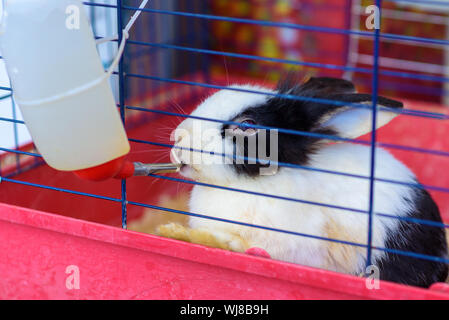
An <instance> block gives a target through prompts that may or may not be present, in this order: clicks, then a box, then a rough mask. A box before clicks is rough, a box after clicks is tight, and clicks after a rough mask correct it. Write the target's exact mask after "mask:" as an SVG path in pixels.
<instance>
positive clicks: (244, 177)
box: [159, 76, 448, 287]
mask: <svg viewBox="0 0 449 320" xmlns="http://www.w3.org/2000/svg"><path fill="white" fill-rule="evenodd" d="M231 88H239V89H242V90H247V91H251V90H254V91H262V92H267V93H282V94H288V95H295V96H301V97H311V98H321V99H327V100H337V101H344V102H348V103H361V104H364V103H366V104H368V105H370V104H371V99H372V96H371V95H369V94H360V93H356V90H355V87H354V85H353V84H352V83H351V82H349V81H346V80H341V79H334V78H311V79H309V80H307V81H304V82H302V83H299V84H298V82H295V79H294V78H293V77H291V76H290V77H287V79H285V80H282V81H281V82H280V84H279V85H278V87H277V89H276V90H271V89H267V88H263V87H259V86H253V85H235V86H231ZM378 102H379V106H384V107H389V108H393V109H395V108H396V109H398V108H402V103H400V102H397V101H394V100H390V99H387V98H383V97H379V99H378ZM191 115H192V116H193V117H194V118H187V119H186V120H184V121H183V122H182V123H181V124H180V125H179V126H178V128H177V130H176V133H175V137H174V139H175V147H174V148H173V149H172V155H173V159H174V160H175V161H178V162H181V163H183V164H184V166H183V167H182V170H181V174H182V175H184V176H185V177H188V178H191V179H193V180H196V181H199V182H203V183H207V184H214V185H219V186H225V187H228V188H235V189H240V190H248V191H252V192H257V193H265V194H270V195H275V196H281V197H289V198H295V199H300V200H304V201H306V202H307V201H309V202H312V203H324V204H329V205H332V206H338V207H346V208H353V209H357V210H364V211H368V208H369V179H361V178H357V177H349V176H345V175H337V174H331V173H328V172H322V171H316V170H315V171H314V170H303V169H297V168H291V167H285V166H280V167H279V168H277V170H274V171H272V172H271V174H266V173H265V174H260V169H262V168H265V167H266V166H267V164H266V163H261V162H257V163H250V162H249V159H248V158H247V159H246V160H245V163H237V161H236V159H235V158H234V159H233V160H232V159H231V161H228V162H227V163H225V164H223V163H221V164H220V163H218V162H214V161H215V160H216V157H221V155H222V154H223V150H225V149H226V150H236V149H239V150H244V149H245V148H247V146H246V145H235V144H238V143H240V144H242V143H243V144H245V143H248V141H247V140H244V139H243V140H239V139H235V138H232V137H231V138H229V137H228V136H227V135H225V134H224V132H225V131H226V130H231V132H233V133H234V134H235V135H236V136H239V135H242V136H246V137H249V136H254V135H259V133H260V130H259V129H254V128H249V127H245V126H244V124H256V125H261V126H268V127H277V128H283V129H292V130H298V131H305V132H310V133H315V134H325V135H336V136H339V137H343V138H357V137H359V136H361V135H363V134H365V133H368V132H370V131H371V116H372V115H371V109H370V108H366V109H365V108H357V107H351V106H337V105H332V104H325V103H317V102H313V101H298V100H292V99H284V98H282V97H275V96H273V95H264V94H256V93H251V92H241V91H233V90H226V89H225V90H221V91H218V92H216V93H215V94H213V95H212V96H210V97H209V98H207V99H206V100H205V101H204V102H203V103H201V104H200V105H199V106H198V107H197V108H196V110H194V111H193V113H192V114H191ZM396 115H397V113H395V112H391V111H389V110H386V109H383V108H380V109H379V112H378V118H377V127H381V126H383V125H385V124H387V123H388V122H389V121H390V120H392V119H393V118H394V117H395V116H396ZM200 118H212V119H218V120H223V121H228V122H231V121H232V122H238V123H242V124H243V125H241V126H238V125H234V124H223V123H221V122H214V121H205V120H202V119H200ZM200 127H201V130H198V128H200ZM204 132H207V134H204ZM239 141H240V142H239ZM242 141H243V142H242ZM277 143H278V146H277V147H278V154H277V156H278V161H279V162H282V163H291V164H297V165H303V166H308V167H312V168H318V169H323V170H326V171H337V172H344V173H349V174H355V175H362V176H367V177H368V176H369V175H370V155H371V150H370V147H369V146H367V145H361V144H354V143H348V142H341V143H332V141H331V140H325V139H321V138H320V137H319V135H318V136H313V137H310V136H304V135H295V134H288V133H283V132H279V133H278V142H277ZM233 148H234V149H233ZM186 150H187V152H185V151H186ZM195 150H203V153H198V152H196V151H195ZM191 151H192V152H191ZM204 151H205V152H204ZM194 154H200V156H201V157H202V158H201V161H192V156H193V157H194ZM244 155H247V153H244ZM375 163H376V168H375V175H376V177H378V178H385V179H393V180H398V181H402V182H406V183H416V177H415V176H414V174H413V173H412V172H411V171H410V170H409V169H408V168H407V167H406V166H404V165H403V164H402V163H401V162H399V161H398V160H396V159H395V158H394V157H393V156H392V155H391V154H390V153H388V152H387V151H385V150H384V149H381V148H377V149H376V161H375ZM189 206H190V211H191V212H193V213H196V214H201V215H206V216H211V217H216V218H222V219H227V220H235V221H240V222H244V223H250V224H254V225H260V226H266V227H270V228H276V229H282V230H289V231H293V232H297V233H302V234H307V235H312V236H318V237H325V238H331V239H338V240H343V241H350V242H353V243H359V244H364V245H366V244H367V230H368V215H367V214H363V213H357V212H351V211H346V210H342V209H338V208H335V207H328V206H320V205H314V204H310V203H304V202H295V201H289V200H284V199H278V198H273V197H264V196H260V195H254V194H247V193H243V192H235V191H230V190H223V189H219V188H213V187H209V186H204V185H203V186H201V185H196V186H195V187H194V188H193V190H192V193H191V197H190V203H189ZM374 212H376V213H383V214H389V215H393V216H395V217H412V218H418V219H424V220H430V221H435V222H442V220H441V217H440V214H439V210H438V207H437V206H436V204H435V202H434V201H433V200H432V198H431V197H430V195H429V194H428V193H427V191H425V190H424V189H420V188H416V187H409V186H407V185H404V184H395V183H388V182H381V181H376V182H375V189H374ZM188 224H189V226H188V228H186V227H182V226H181V225H176V224H168V225H164V226H161V227H160V228H159V232H160V234H161V235H165V236H170V237H174V238H179V239H184V240H188V241H192V242H197V243H203V244H209V245H210V244H212V245H214V246H217V247H222V248H227V249H230V250H234V251H239V252H244V251H245V250H247V249H248V248H251V247H259V248H262V249H264V250H266V251H267V252H268V253H269V255H270V256H271V257H272V258H274V259H279V260H283V261H287V262H293V263H298V264H303V265H307V266H312V267H318V268H324V269H328V270H333V271H337V272H344V273H350V274H357V275H358V274H361V273H364V271H365V264H366V253H367V249H366V248H365V247H359V246H352V245H347V244H341V243H336V242H331V241H325V240H320V239H314V238H310V237H304V236H297V235H291V234H286V233H280V232H274V231H268V230H264V229H260V228H253V227H248V226H242V225H238V224H232V223H227V222H221V221H216V220H210V219H204V218H199V217H189V222H188ZM211 239H213V241H212V240H211ZM372 244H373V246H375V247H379V248H387V249H393V250H401V251H408V252H415V253H420V254H425V255H429V256H436V257H442V258H447V256H448V254H447V252H448V251H447V244H446V239H445V231H444V229H442V228H438V227H432V226H426V225H420V224H416V223H411V222H406V221H403V220H399V219H396V218H388V217H384V216H378V215H376V216H374V217H373V228H372ZM372 261H373V264H374V265H376V266H377V267H378V268H379V271H380V278H381V279H383V280H389V281H394V282H399V283H404V284H409V285H415V286H422V287H427V286H429V285H430V284H432V283H434V282H437V281H444V280H445V279H446V277H447V274H448V266H447V265H446V264H444V263H441V262H435V261H430V260H424V259H419V258H415V257H410V256H406V255H400V254H395V253H391V252H385V251H382V250H377V249H374V250H373V252H372Z"/></svg>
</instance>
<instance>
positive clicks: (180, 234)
mask: <svg viewBox="0 0 449 320" xmlns="http://www.w3.org/2000/svg"><path fill="white" fill-rule="evenodd" d="M157 234H158V235H160V236H163V237H167V238H172V239H177V240H182V241H187V242H191V243H196V244H202V245H205V246H208V247H213V248H220V249H225V250H231V251H237V252H245V250H246V249H248V248H249V246H248V244H247V243H246V241H245V240H244V239H242V238H241V237H239V236H237V235H234V234H230V233H226V232H222V231H210V230H207V229H191V228H188V227H184V226H182V225H180V224H177V223H169V224H165V225H162V226H159V227H158V229H157Z"/></svg>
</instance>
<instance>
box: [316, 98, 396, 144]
mask: <svg viewBox="0 0 449 320" xmlns="http://www.w3.org/2000/svg"><path fill="white" fill-rule="evenodd" d="M326 98H327V99H331V100H335V101H344V102H348V103H351V104H359V106H357V105H355V106H351V105H349V106H347V107H336V108H335V109H333V110H332V109H329V112H328V113H327V114H324V115H323V116H322V117H321V119H320V121H319V125H318V126H317V127H318V128H317V129H319V130H323V129H325V130H331V131H334V132H335V133H336V135H338V136H339V137H342V138H349V139H354V138H357V137H360V136H362V135H364V134H366V133H368V132H370V131H371V130H372V114H373V110H372V107H371V106H372V96H371V95H369V94H357V93H355V94H336V95H332V96H327V97H326ZM364 106H366V108H365V107H364ZM402 107H403V104H402V102H399V101H395V100H391V99H387V98H384V97H378V99H377V117H376V129H378V128H380V127H382V126H384V125H386V124H387V123H388V122H390V121H391V120H393V118H395V117H396V116H397V115H398V114H399V112H398V110H399V109H402Z"/></svg>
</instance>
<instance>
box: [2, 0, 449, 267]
mask: <svg viewBox="0 0 449 320" xmlns="http://www.w3.org/2000/svg"><path fill="white" fill-rule="evenodd" d="M388 2H401V3H402V2H410V3H417V4H419V3H423V1H418V0H413V1H404V0H400V1H396V0H389V1H388ZM425 2H426V3H427V4H435V5H448V3H447V2H441V1H425ZM139 3H140V1H124V0H117V3H116V5H113V4H107V3H97V2H96V1H89V2H84V4H85V5H86V6H87V7H89V8H90V9H91V12H92V18H94V17H95V14H94V10H95V8H103V9H110V10H114V12H115V14H116V19H117V32H118V34H119V39H118V42H119V41H120V40H121V29H122V28H123V27H124V25H125V24H126V22H127V20H128V18H129V16H130V14H132V12H134V11H135V10H139V9H138V8H137V5H138V4H139ZM349 3H350V1H346V4H349ZM375 4H376V5H377V6H378V7H379V8H381V7H382V1H381V0H375ZM345 10H347V8H346V9H345ZM142 11H143V12H142V15H141V17H140V18H139V20H138V21H137V23H136V25H135V26H134V28H133V31H132V33H131V39H130V40H129V41H128V42H127V47H126V49H125V54H124V56H123V57H122V59H121V61H120V64H119V67H118V70H117V72H115V73H114V76H115V77H116V78H117V81H118V92H117V94H118V107H119V110H120V114H121V117H122V120H123V122H124V123H125V125H126V127H127V128H130V127H131V126H132V125H133V122H132V121H133V120H129V121H128V119H127V112H138V113H140V114H141V115H142V116H141V120H142V121H148V120H149V119H151V116H157V115H165V116H172V117H183V118H195V119H199V120H203V121H215V122H217V121H218V122H222V123H225V124H233V122H231V121H221V120H217V119H212V118H201V117H194V116H189V115H185V114H182V113H180V112H177V111H175V112H173V111H172V110H161V109H160V108H157V107H158V105H157V104H156V103H155V104H154V105H153V104H152V102H145V103H146V104H147V105H145V106H132V105H130V104H129V103H128V101H131V100H132V99H133V98H135V97H138V96H139V95H141V94H142V93H149V94H150V95H153V94H154V93H155V92H156V91H157V90H158V89H160V88H161V87H164V86H169V85H171V84H179V85H186V86H189V87H193V88H209V89H226V90H236V91H244V92H251V93H258V94H265V95H266V94H267V93H266V92H258V91H256V90H246V89H241V88H228V87H226V86H222V85H217V84H214V83H212V79H211V75H210V65H211V59H212V58H213V57H222V58H233V59H243V60H247V61H261V62H267V63H276V64H282V65H291V66H301V67H307V68H313V69H323V70H334V71H339V72H352V73H362V74H368V75H370V76H371V78H372V79H371V89H372V104H371V105H370V106H367V105H364V104H356V103H354V104H351V105H352V106H354V107H358V108H370V109H371V110H372V112H373V117H372V127H373V128H375V124H376V115H377V111H378V109H377V108H376V105H377V99H378V93H379V90H380V88H381V85H382V84H383V85H385V84H386V85H388V84H389V83H394V84H395V85H398V83H399V85H400V81H401V79H417V80H423V81H430V82H436V83H446V82H449V78H448V77H447V76H434V75H428V74H419V73H413V72H404V71H391V70H383V69H381V68H380V65H379V57H380V54H379V52H380V47H381V41H382V40H395V41H404V42H408V43H412V44H430V45H436V46H440V47H442V48H445V46H448V45H449V40H440V39H429V38H424V37H415V36H405V35H398V34H391V33H383V32H381V31H380V30H375V31H374V32H370V31H355V30H350V28H349V25H348V28H346V29H338V28H331V27H322V26H310V25H305V24H296V23H290V22H274V21H265V20H254V19H247V18H236V17H227V16H217V15H214V14H211V13H210V12H209V1H187V2H179V1H156V0H154V1H151V5H150V7H149V8H145V9H142ZM210 21H224V22H227V23H241V24H249V25H254V26H258V27H266V28H286V29H292V30H302V31H307V32H316V33H323V34H336V35H341V36H344V37H346V38H349V37H350V36H358V37H362V38H366V39H370V40H371V41H372V42H373V45H374V49H373V58H374V61H373V66H372V68H361V67H354V66H349V65H337V64H329V63H320V62H308V61H299V60H294V59H283V58H275V57H265V56H259V55H253V54H242V53H237V52H227V51H219V50H215V49H209V48H208V47H209V44H210V40H211V39H210V38H211V34H210V30H209V29H210V28H209V27H208V22H210ZM163 28H164V29H165V30H169V31H168V32H165V33H164V34H158V33H157V32H143V31H142V30H156V31H157V30H161V29H163ZM102 36H105V35H98V34H96V37H97V38H101V37H102ZM345 54H347V52H346V53H345ZM148 61H150V64H148ZM180 61H181V63H180ZM183 62H185V63H183ZM142 70H144V71H145V73H142ZM197 72H200V73H201V75H202V78H201V79H202V80H201V81H198V80H196V79H194V80H185V76H188V75H191V74H195V73H197ZM380 76H390V77H393V78H395V79H397V80H394V81H393V80H391V79H390V80H389V81H390V82H388V81H386V82H384V81H382V83H380V81H379V78H380ZM402 89H403V90H404V91H410V90H412V91H416V90H421V91H422V92H425V93H428V92H431V94H432V95H434V96H441V95H445V94H446V92H445V91H441V90H433V91H432V90H427V89H426V88H422V87H421V86H419V88H416V87H413V86H410V85H403V87H402ZM0 90H4V91H7V92H10V93H8V94H7V96H10V95H11V91H12V90H11V88H8V87H0ZM426 90H427V91H426ZM273 95H274V96H280V97H283V98H287V99H296V100H304V99H306V100H309V101H315V102H321V103H327V104H334V105H348V103H346V102H342V101H333V100H326V99H316V98H313V99H312V98H304V97H297V96H292V95H287V94H273ZM5 97H6V96H5ZM13 110H14V111H13V118H12V119H10V118H4V117H0V121H5V122H10V123H12V124H13V126H14V133H15V149H9V148H3V147H0V151H4V152H9V153H12V154H15V155H16V159H17V160H16V161H17V164H16V167H17V170H19V171H20V170H21V167H20V158H19V157H20V156H31V157H35V158H36V159H38V160H37V161H36V162H35V163H34V166H37V165H39V164H41V163H42V159H41V156H40V155H39V154H38V153H35V152H29V151H23V150H20V148H19V145H18V139H17V126H18V125H23V124H24V122H23V121H21V120H17V117H16V114H15V108H14V106H13ZM397 112H399V113H402V114H405V115H407V116H412V117H422V118H431V119H436V120H448V119H449V116H448V115H446V114H444V113H440V112H429V111H420V110H400V111H397ZM125 120H126V122H125ZM248 126H249V127H254V128H262V129H277V130H278V131H279V132H284V133H288V134H295V135H305V136H312V135H313V136H316V137H320V138H325V139H331V140H339V141H348V142H353V143H360V144H365V145H369V146H370V148H371V158H370V168H371V169H370V174H369V176H362V175H356V174H349V173H344V172H337V171H329V170H323V169H318V168H313V167H309V166H302V165H295V164H290V163H282V162H277V163H276V164H277V165H278V166H280V167H282V166H284V167H290V168H295V169H298V170H312V171H317V172H323V173H326V174H336V175H344V176H349V177H353V178H358V179H367V180H369V183H370V192H369V208H368V210H359V209H355V208H348V207H341V206H336V205H334V204H332V203H320V202H312V201H307V200H305V199H296V198H290V197H283V196H279V195H272V194H266V193H260V192H254V191H248V190H241V189H236V188H228V187H224V186H219V185H212V184H206V183H199V182H194V181H190V180H185V179H181V178H174V177H168V176H159V175H156V174H152V175H150V177H151V178H153V179H163V180H169V181H175V182H179V183H183V184H190V185H202V186H205V187H210V188H219V189H224V190H228V191H233V192H240V193H247V194H251V195H252V196H255V197H271V198H275V199H280V200H284V201H294V202H300V203H306V204H310V205H316V206H324V207H329V208H334V209H338V210H342V211H345V214H365V215H367V216H368V229H367V235H368V243H367V244H360V243H354V242H350V241H343V240H338V239H331V238H325V237H318V236H314V235H309V234H302V233H298V232H293V231H288V230H279V229H276V228H270V227H266V226H260V225H254V224H249V223H243V222H239V221H233V220H227V219H220V218H215V217H210V216H205V215H202V214H201V213H197V212H187V211H183V210H175V209H171V208H166V207H162V206H155V205H150V204H145V203H141V202H136V201H129V200H128V199H127V184H126V181H125V180H122V181H121V196H120V198H115V197H108V196H102V195H97V194H92V193H85V192H79V191H74V190H69V189H64V188H56V187H51V186H46V185H42V184H38V183H32V182H25V181H21V180H17V179H14V176H15V175H17V174H18V173H19V172H14V173H12V174H10V175H8V176H1V180H0V181H1V182H9V183H15V184H21V185H26V186H30V187H36V188H43V189H47V190H55V191H60V192H64V193H69V194H76V195H80V196H86V197H92V198H96V199H99V200H106V201H112V202H117V203H120V204H121V211H122V227H123V228H127V207H128V206H130V205H131V206H140V207H145V208H151V209H155V210H160V211H164V212H174V213H178V214H182V215H188V216H195V217H201V218H204V219H212V220H218V221H222V222H226V223H234V224H239V225H244V226H249V227H253V228H259V229H264V230H271V231H275V232H281V233H287V234H292V235H296V236H301V237H308V238H313V239H319V240H322V241H330V242H336V243H340V244H342V245H351V246H357V247H362V248H366V250H367V252H366V263H367V265H371V255H372V250H381V251H385V252H390V253H395V254H401V255H405V256H410V257H415V258H419V259H427V260H432V261H439V262H445V263H449V259H444V258H440V257H433V256H427V255H423V254H418V253H413V252H405V251H400V250H393V249H388V248H381V247H375V246H373V245H372V221H373V217H374V216H379V217H385V218H390V219H399V220H402V221H407V222H409V223H416V224H423V225H427V226H429V227H436V228H446V229H447V228H449V225H448V224H445V223H437V222H433V221H427V220H422V219H416V218H409V217H398V216H396V215H392V214H391V213H388V212H374V208H373V204H374V197H375V194H374V184H375V182H376V181H380V182H386V183H393V184H401V185H406V186H409V187H413V188H424V189H428V190H435V191H440V192H444V193H449V188H446V187H441V186H433V185H424V184H419V183H416V184H413V183H408V182H403V181H397V180H393V179H381V178H377V177H376V176H375V152H376V147H378V146H379V147H384V148H391V149H397V150H403V151H408V152H411V153H426V154H432V155H437V156H442V157H449V152H447V151H441V150H433V149H427V148H418V147H410V146H403V145H398V144H392V143H381V142H379V141H378V140H377V136H376V131H375V130H373V131H372V133H371V139H370V140H369V141H366V140H360V139H344V138H340V137H337V136H332V135H322V134H311V133H308V132H301V131H296V130H287V129H280V128H271V127H266V126H257V125H248ZM129 140H130V141H131V142H134V143H142V144H148V145H152V146H158V147H163V148H167V150H169V149H170V148H173V147H174V146H173V145H172V144H164V143H159V142H155V141H145V140H140V139H133V138H130V139H129ZM189 150H190V151H193V152H204V151H203V150H195V149H192V148H191V149H189ZM222 156H225V155H224V154H223V155H222ZM243 158H245V159H247V160H250V159H251V158H248V157H243ZM253 160H254V159H253ZM30 168H32V167H30ZM27 169H29V168H27ZM0 174H1V168H0Z"/></svg>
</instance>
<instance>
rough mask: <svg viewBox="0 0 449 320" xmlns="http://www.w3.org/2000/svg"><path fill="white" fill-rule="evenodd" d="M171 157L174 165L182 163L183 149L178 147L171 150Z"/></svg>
mask: <svg viewBox="0 0 449 320" xmlns="http://www.w3.org/2000/svg"><path fill="white" fill-rule="evenodd" d="M170 157H171V160H172V162H173V163H182V161H181V149H180V148H178V147H177V146H176V145H175V146H174V147H173V148H172V149H171V152H170Z"/></svg>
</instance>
